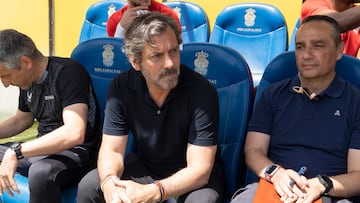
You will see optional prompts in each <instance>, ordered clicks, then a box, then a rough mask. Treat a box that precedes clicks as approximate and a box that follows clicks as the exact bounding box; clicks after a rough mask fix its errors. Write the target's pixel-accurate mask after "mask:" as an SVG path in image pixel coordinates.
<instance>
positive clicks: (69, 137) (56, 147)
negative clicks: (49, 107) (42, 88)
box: [21, 103, 88, 157]
mask: <svg viewBox="0 0 360 203" xmlns="http://www.w3.org/2000/svg"><path fill="white" fill-rule="evenodd" d="M87 115H88V106H87V104H84V103H76V104H72V105H69V106H67V107H65V108H64V111H63V121H64V125H63V126H61V127H59V128H57V129H55V130H53V131H51V132H50V133H48V134H45V135H43V136H42V137H40V138H38V139H35V140H32V141H29V142H25V143H23V144H22V148H21V151H22V153H23V155H24V156H25V157H32V156H41V155H48V154H55V153H58V152H60V151H63V150H65V149H69V148H71V147H74V146H76V145H79V144H82V143H83V142H84V140H85V133H86V125H87Z"/></svg>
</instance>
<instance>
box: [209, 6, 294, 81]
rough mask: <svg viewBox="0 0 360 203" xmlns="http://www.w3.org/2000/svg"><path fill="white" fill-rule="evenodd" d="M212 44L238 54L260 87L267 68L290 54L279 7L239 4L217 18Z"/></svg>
mask: <svg viewBox="0 0 360 203" xmlns="http://www.w3.org/2000/svg"><path fill="white" fill-rule="evenodd" d="M209 42H213V43H219V44H224V45H227V46H230V47H233V48H235V49H236V50H238V51H239V52H240V54H241V55H242V56H244V58H245V60H246V61H247V63H248V64H249V67H250V70H251V73H252V77H253V81H254V86H257V85H258V83H259V81H260V79H261V76H262V74H263V72H264V69H265V67H266V65H267V64H268V63H269V62H270V61H271V59H273V58H274V57H275V56H277V55H278V54H280V53H282V52H284V51H286V50H287V45H288V28H287V25H286V21H285V17H284V16H283V15H282V13H281V11H280V10H279V9H278V8H276V7H275V6H272V5H268V4H264V3H238V4H234V5H230V6H227V7H225V8H224V9H223V10H222V11H221V12H220V13H219V14H218V15H217V17H216V21H215V24H214V26H213V29H212V32H211V34H210V39H209Z"/></svg>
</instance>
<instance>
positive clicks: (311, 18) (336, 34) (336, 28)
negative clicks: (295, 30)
mask: <svg viewBox="0 0 360 203" xmlns="http://www.w3.org/2000/svg"><path fill="white" fill-rule="evenodd" d="M311 21H325V22H328V23H329V24H330V25H331V26H332V27H333V28H334V29H333V38H334V41H335V44H336V46H338V45H339V44H340V43H341V29H340V26H339V24H338V23H337V21H336V20H335V19H333V18H331V17H329V16H326V15H312V16H308V17H306V18H305V19H304V20H303V21H302V22H301V25H300V27H301V26H302V25H304V24H306V23H308V22H311ZM300 27H299V28H300Z"/></svg>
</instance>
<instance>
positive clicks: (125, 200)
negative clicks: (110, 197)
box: [118, 192, 131, 203]
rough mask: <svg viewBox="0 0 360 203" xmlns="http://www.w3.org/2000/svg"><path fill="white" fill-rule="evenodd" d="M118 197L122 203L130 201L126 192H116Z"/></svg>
mask: <svg viewBox="0 0 360 203" xmlns="http://www.w3.org/2000/svg"><path fill="white" fill-rule="evenodd" d="M118 197H119V199H121V200H122V202H124V203H131V200H130V198H129V197H128V196H127V194H126V193H125V192H119V193H118Z"/></svg>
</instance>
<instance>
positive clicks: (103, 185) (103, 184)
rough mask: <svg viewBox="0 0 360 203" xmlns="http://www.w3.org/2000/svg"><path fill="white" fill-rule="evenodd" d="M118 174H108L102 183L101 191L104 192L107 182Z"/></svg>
mask: <svg viewBox="0 0 360 203" xmlns="http://www.w3.org/2000/svg"><path fill="white" fill-rule="evenodd" d="M115 177H116V176H115V175H108V176H106V178H105V179H104V180H103V181H102V182H101V185H100V189H101V191H103V192H104V187H105V185H106V184H107V183H109V182H111V181H113V179H114V178H115Z"/></svg>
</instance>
